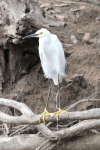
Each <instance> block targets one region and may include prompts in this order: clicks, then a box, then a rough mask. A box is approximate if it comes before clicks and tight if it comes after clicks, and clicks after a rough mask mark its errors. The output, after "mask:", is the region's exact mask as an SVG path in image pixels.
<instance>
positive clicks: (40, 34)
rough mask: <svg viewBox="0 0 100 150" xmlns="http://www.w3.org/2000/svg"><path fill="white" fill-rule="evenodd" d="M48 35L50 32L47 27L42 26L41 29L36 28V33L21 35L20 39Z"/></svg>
mask: <svg viewBox="0 0 100 150" xmlns="http://www.w3.org/2000/svg"><path fill="white" fill-rule="evenodd" d="M49 35H50V32H49V31H48V30H47V29H45V28H42V29H40V30H38V31H37V32H36V33H34V34H30V35H27V36H25V37H23V38H22V39H26V38H32V37H38V38H43V37H47V36H49Z"/></svg>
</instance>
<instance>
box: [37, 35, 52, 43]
mask: <svg viewBox="0 0 100 150" xmlns="http://www.w3.org/2000/svg"><path fill="white" fill-rule="evenodd" d="M50 42H51V36H48V37H41V38H39V45H48V44H50Z"/></svg>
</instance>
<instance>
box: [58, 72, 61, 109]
mask: <svg viewBox="0 0 100 150" xmlns="http://www.w3.org/2000/svg"><path fill="white" fill-rule="evenodd" d="M58 93H59V109H61V100H60V83H59V73H58Z"/></svg>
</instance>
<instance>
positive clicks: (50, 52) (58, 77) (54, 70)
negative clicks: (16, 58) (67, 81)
mask: <svg viewBox="0 0 100 150" xmlns="http://www.w3.org/2000/svg"><path fill="white" fill-rule="evenodd" d="M31 37H38V38H39V56H40V60H41V65H42V68H43V72H44V75H45V77H46V78H49V92H48V98H47V102H46V107H45V110H44V112H43V113H42V114H41V116H40V117H39V123H40V122H41V118H42V117H43V122H44V124H45V114H46V113H47V114H48V115H49V112H48V111H47V105H48V100H49V96H50V92H51V85H50V79H52V80H53V82H54V84H55V85H58V92H59V110H58V111H57V112H55V113H54V114H53V116H52V117H54V115H55V114H57V120H58V116H59V113H61V112H65V113H66V114H67V115H68V113H67V112H66V111H65V110H61V101H60V85H59V82H61V81H62V78H63V77H66V75H65V65H66V60H65V55H64V50H63V47H62V44H61V42H60V41H59V39H58V37H57V36H56V35H54V34H51V33H50V32H49V31H48V30H47V29H44V28H42V29H40V30H38V31H37V32H36V33H35V34H31V35H28V36H25V37H24V38H23V39H26V38H31ZM58 81H59V82H58Z"/></svg>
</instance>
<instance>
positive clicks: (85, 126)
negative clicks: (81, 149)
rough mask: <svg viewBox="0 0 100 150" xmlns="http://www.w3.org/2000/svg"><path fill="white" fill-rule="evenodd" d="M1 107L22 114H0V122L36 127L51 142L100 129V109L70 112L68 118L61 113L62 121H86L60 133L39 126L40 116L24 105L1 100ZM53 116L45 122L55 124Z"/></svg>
mask: <svg viewBox="0 0 100 150" xmlns="http://www.w3.org/2000/svg"><path fill="white" fill-rule="evenodd" d="M0 105H6V106H9V107H13V108H15V109H18V110H19V111H20V112H21V113H22V115H21V116H10V115H8V114H5V113H2V112H0V121H2V122H3V123H11V124H33V125H35V127H36V128H37V130H38V131H39V132H41V133H42V134H43V136H45V137H47V138H48V139H49V140H51V141H57V140H61V139H64V138H67V140H68V139H70V138H72V137H73V136H76V135H78V134H79V133H81V132H83V131H87V130H91V129H95V128H98V127H100V119H98V118H99V116H100V109H99V108H98V109H91V110H86V111H78V112H68V114H69V115H68V116H67V115H66V113H60V114H59V120H60V121H61V120H62V121H63V120H64V121H65V120H75V119H77V120H84V121H81V122H78V123H77V124H75V125H73V126H71V127H69V128H65V129H62V130H59V131H51V130H50V129H49V128H48V127H46V126H45V125H44V124H39V117H40V115H35V114H34V113H33V112H32V111H31V110H30V109H29V108H28V107H27V106H26V105H25V104H24V103H20V102H17V101H14V100H7V99H2V98H0ZM52 115H53V114H52V113H50V114H49V115H46V116H45V120H46V121H47V122H51V121H52V122H55V121H56V120H57V118H56V116H54V117H53V118H52ZM86 119H87V120H86Z"/></svg>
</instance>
